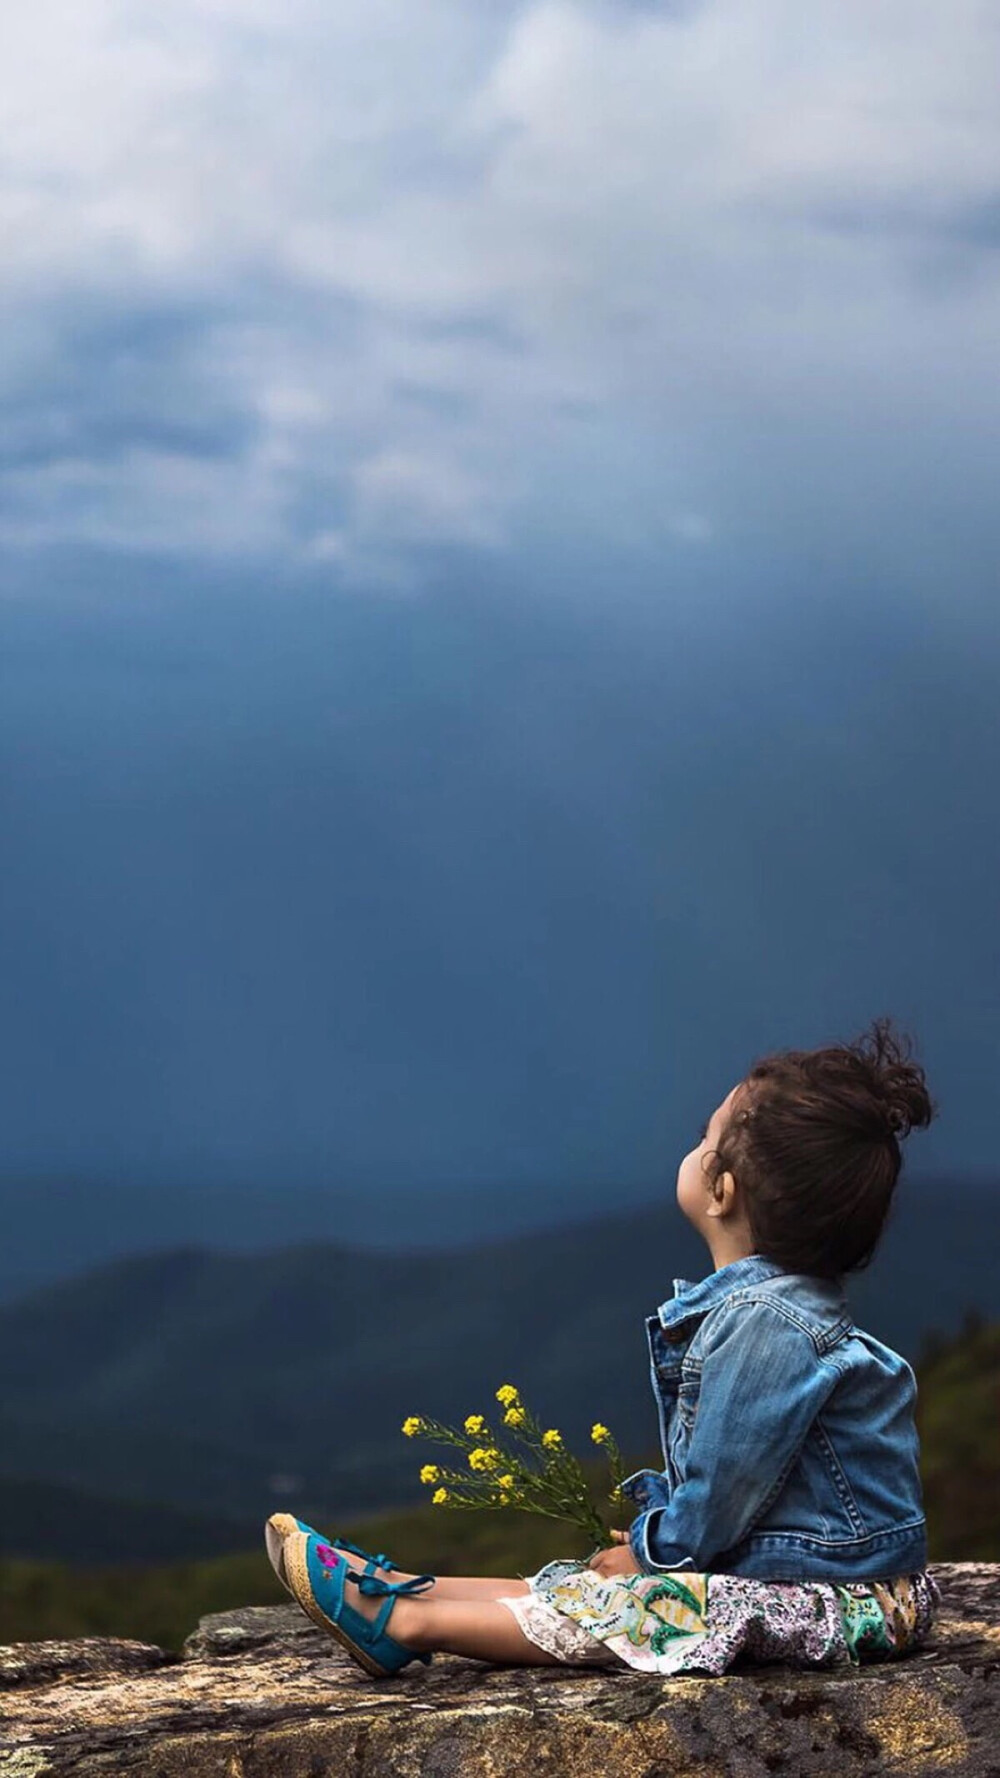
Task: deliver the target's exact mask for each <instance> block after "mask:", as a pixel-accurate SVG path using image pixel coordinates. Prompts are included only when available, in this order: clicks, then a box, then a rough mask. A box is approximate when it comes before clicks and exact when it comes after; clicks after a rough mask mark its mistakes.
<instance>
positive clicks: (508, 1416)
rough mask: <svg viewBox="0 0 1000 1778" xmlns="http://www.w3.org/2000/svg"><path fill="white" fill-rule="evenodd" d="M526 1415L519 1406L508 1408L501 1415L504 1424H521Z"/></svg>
mask: <svg viewBox="0 0 1000 1778" xmlns="http://www.w3.org/2000/svg"><path fill="white" fill-rule="evenodd" d="M527 1417H528V1416H527V1414H526V1413H525V1411H524V1409H523V1408H521V1407H515V1408H508V1409H507V1412H506V1413H505V1415H504V1417H503V1423H504V1425H505V1426H523V1425H524V1422H525V1420H526V1419H527Z"/></svg>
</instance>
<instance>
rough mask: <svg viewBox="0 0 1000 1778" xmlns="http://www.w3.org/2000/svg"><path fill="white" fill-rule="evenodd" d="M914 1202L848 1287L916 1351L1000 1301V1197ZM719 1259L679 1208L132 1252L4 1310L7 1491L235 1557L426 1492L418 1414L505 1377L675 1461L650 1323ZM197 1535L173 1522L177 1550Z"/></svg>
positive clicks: (997, 1307) (571, 1428)
mask: <svg viewBox="0 0 1000 1778" xmlns="http://www.w3.org/2000/svg"><path fill="white" fill-rule="evenodd" d="M905 1192H906V1201H905V1202H903V1201H901V1202H900V1204H899V1207H898V1208H899V1214H898V1216H897V1217H895V1218H894V1219H893V1222H892V1223H891V1225H890V1227H889V1229H888V1231H887V1233H886V1236H885V1239H884V1242H883V1247H882V1250H881V1252H880V1254H879V1256H878V1257H877V1259H876V1262H875V1264H874V1266H873V1268H872V1269H871V1270H870V1272H869V1273H868V1274H867V1275H865V1274H862V1275H860V1276H859V1277H857V1278H856V1279H855V1280H853V1281H852V1283H851V1285H850V1289H849V1294H850V1298H851V1301H852V1304H853V1308H854V1313H855V1316H856V1319H857V1320H858V1322H859V1324H860V1325H861V1326H862V1327H864V1328H865V1329H866V1330H867V1331H869V1332H870V1333H872V1334H874V1335H875V1336H876V1337H877V1338H880V1339H883V1340H885V1341H886V1342H887V1343H888V1344H890V1345H892V1346H895V1347H896V1348H897V1349H899V1350H901V1351H902V1352H903V1353H904V1354H905V1355H906V1356H907V1357H909V1358H910V1359H911V1360H915V1359H916V1358H917V1356H918V1354H919V1350H920V1348H921V1346H922V1344H923V1342H924V1341H925V1340H926V1338H927V1336H928V1335H929V1334H930V1333H931V1332H932V1330H934V1329H940V1330H942V1331H946V1332H947V1331H953V1330H954V1329H955V1328H956V1326H957V1325H958V1324H960V1323H961V1321H962V1319H963V1318H964V1316H965V1315H966V1314H967V1313H968V1312H969V1311H971V1310H975V1311H978V1312H980V1313H982V1314H984V1315H987V1316H997V1315H1000V1279H998V1276H997V1269H996V1265H995V1254H996V1251H997V1236H998V1233H1000V1214H998V1212H1000V1193H998V1192H997V1191H996V1190H995V1189H993V1188H986V1187H984V1188H981V1189H973V1190H966V1191H957V1190H955V1189H949V1188H948V1187H947V1186H946V1185H945V1183H944V1182H938V1183H937V1186H936V1187H935V1188H933V1189H932V1188H931V1186H930V1184H929V1182H924V1183H923V1184H921V1185H920V1186H919V1187H917V1186H915V1185H914V1183H913V1182H906V1185H905ZM707 1269H708V1256H707V1253H706V1252H705V1250H704V1248H703V1247H702V1245H701V1243H700V1241H699V1240H698V1238H697V1237H696V1236H695V1235H694V1234H693V1232H692V1231H691V1230H690V1229H689V1228H688V1227H687V1225H686V1224H684V1223H683V1220H682V1218H681V1217H680V1216H679V1214H678V1212H677V1210H676V1208H675V1207H673V1206H670V1207H665V1206H653V1207H649V1206H647V1207H644V1208H642V1209H632V1210H629V1211H624V1212H622V1213H620V1214H618V1215H615V1216H606V1217H602V1218H598V1219H593V1220H591V1221H589V1222H581V1223H577V1224H573V1225H570V1226H566V1227H564V1228H559V1229H551V1230H548V1231H539V1232H536V1233H534V1234H531V1235H521V1236H519V1237H517V1238H514V1239H507V1240H502V1241H494V1242H488V1243H485V1244H480V1245H477V1246H467V1247H464V1248H455V1249H452V1250H450V1251H440V1252H437V1253H419V1254H417V1253H415V1254H412V1255H406V1254H399V1253H396V1254H393V1253H384V1252H383V1253H377V1252H375V1251H374V1250H367V1251H365V1250H363V1249H358V1248H352V1247H350V1246H347V1245H345V1244H333V1243H322V1242H297V1243H295V1244H290V1245H286V1246H284V1247H282V1248H281V1249H280V1250H278V1251H272V1252H266V1253H236V1252H229V1253H220V1252H211V1251H208V1250H205V1249H203V1248H199V1247H196V1246H191V1245H188V1246H185V1247H181V1248H175V1249H173V1250H170V1251H165V1252H160V1253H153V1254H146V1255H143V1256H139V1257H132V1258H125V1259H118V1260H114V1261H112V1262H111V1263H109V1264H107V1265H104V1266H102V1267H99V1268H97V1269H95V1270H91V1271H88V1272H86V1273H84V1274H83V1275H82V1276H79V1277H76V1278H73V1279H70V1280H64V1281H61V1282H59V1283H55V1284H51V1285H49V1286H47V1287H45V1288H44V1289H41V1290H38V1291H34V1292H32V1293H30V1294H29V1295H27V1296H25V1297H23V1298H22V1299H20V1300H19V1301H16V1302H13V1303H8V1304H6V1305H5V1306H3V1307H2V1308H0V1433H2V1453H3V1454H2V1461H0V1489H2V1485H3V1484H8V1483H18V1484H23V1483H25V1482H35V1483H44V1484H46V1485H48V1486H49V1487H53V1486H58V1487H61V1488H68V1489H74V1490H84V1491H86V1492H88V1493H89V1494H91V1495H92V1496H102V1497H105V1498H106V1499H108V1500H124V1501H128V1502H131V1503H145V1504H146V1505H148V1506H152V1505H160V1506H163V1507H167V1508H170V1509H172V1511H173V1512H174V1513H175V1514H176V1513H184V1514H187V1515H200V1516H202V1517H205V1518H212V1517H214V1518H216V1520H217V1521H218V1535H219V1539H220V1542H223V1541H227V1540H228V1542H229V1544H230V1547H231V1545H232V1537H233V1533H234V1529H235V1523H236V1522H237V1521H238V1522H240V1523H241V1524H244V1525H245V1524H249V1523H251V1522H254V1521H257V1522H260V1521H262V1520H263V1518H264V1517H265V1516H266V1514H267V1513H268V1512H269V1511H272V1510H274V1508H275V1506H276V1505H280V1504H288V1505H291V1506H292V1507H293V1508H294V1509H295V1510H296V1511H298V1512H300V1513H302V1514H303V1516H305V1517H309V1518H313V1519H314V1520H317V1521H319V1522H324V1520H326V1521H328V1522H329V1521H332V1520H333V1519H336V1518H338V1517H340V1518H341V1519H342V1520H346V1519H347V1518H349V1517H352V1516H358V1515H361V1514H364V1513H366V1512H372V1511H375V1510H378V1509H380V1508H382V1507H385V1506H389V1505H393V1504H396V1503H403V1502H410V1501H414V1500H416V1499H419V1498H421V1490H420V1487H419V1484H418V1483H417V1482H416V1473H417V1469H418V1467H419V1463H420V1462H421V1461H426V1460H427V1456H428V1451H429V1447H427V1446H425V1445H422V1446H421V1447H420V1448H419V1449H416V1448H415V1447H414V1446H412V1445H411V1444H409V1443H408V1441H407V1440H405V1439H403V1438H402V1437H401V1434H400V1424H401V1422H402V1420H403V1418H404V1417H405V1416H406V1415H407V1414H410V1413H426V1414H430V1415H433V1416H434V1417H436V1418H438V1419H441V1420H444V1421H454V1420H457V1419H459V1418H460V1417H462V1416H464V1415H465V1414H468V1413H470V1412H472V1411H475V1410H478V1411H485V1412H487V1413H488V1412H489V1409H490V1407H491V1405H492V1400H493V1391H494V1390H495V1388H496V1387H497V1386H498V1384H499V1383H501V1382H504V1381H514V1382H516V1383H517V1384H518V1385H519V1387H520V1388H521V1389H522V1390H523V1391H524V1392H525V1394H526V1396H527V1397H528V1399H529V1400H530V1401H531V1402H532V1404H533V1405H534V1406H535V1407H536V1408H537V1411H538V1412H539V1414H540V1415H542V1416H543V1417H544V1418H545V1419H546V1420H547V1421H548V1422H549V1423H550V1424H556V1425H559V1426H560V1427H561V1428H562V1429H563V1431H564V1432H565V1434H566V1435H567V1436H568V1437H569V1438H570V1439H571V1440H572V1441H573V1442H574V1443H576V1444H577V1445H578V1446H585V1444H586V1439H587V1432H588V1429H589V1426H590V1424H591V1422H592V1421H593V1419H594V1418H597V1417H600V1418H603V1419H605V1420H606V1422H607V1423H608V1424H610V1425H611V1426H612V1428H613V1430H614V1431H615V1433H616V1436H617V1437H618V1439H619V1442H620V1444H621V1446H622V1448H623V1451H624V1452H625V1453H626V1456H627V1458H628V1459H629V1460H633V1459H634V1460H635V1462H636V1463H639V1462H644V1461H654V1462H655V1461H656V1446H657V1441H656V1421H655V1413H654V1408H653V1403H652V1399H651V1396H650V1390H649V1379H648V1362H647V1357H646V1349H645V1339H644V1332H643V1325H642V1323H643V1316H644V1315H645V1314H647V1313H649V1312H651V1311H652V1310H653V1309H654V1308H655V1307H656V1305H657V1304H658V1303H660V1302H662V1301H663V1300H664V1299H665V1298H666V1297H668V1296H670V1295H671V1293H672V1288H673V1280H674V1278H677V1277H687V1278H697V1277H701V1276H704V1274H705V1272H706V1271H707ZM227 1528H228V1531H227ZM161 1529H163V1528H161ZM189 1530H190V1527H185V1526H184V1525H183V1524H180V1523H179V1522H178V1523H175V1524H173V1525H172V1526H167V1527H166V1528H165V1530H164V1536H166V1539H167V1543H170V1539H171V1538H173V1543H172V1544H170V1547H171V1548H173V1549H174V1550H175V1552H176V1553H182V1551H183V1549H184V1548H186V1547H187V1546H186V1542H185V1539H186V1538H188V1534H189ZM168 1532H169V1536H167V1533H168ZM38 1535H39V1537H41V1538H42V1540H43V1545H44V1527H42V1528H40V1529H39V1531H38ZM157 1536H158V1538H159V1543H158V1546H157V1547H164V1546H163V1537H160V1534H159V1532H158V1533H157ZM178 1540H179V1541H178ZM43 1545H40V1546H39V1548H38V1549H37V1551H32V1552H30V1553H39V1554H44V1553H46V1552H45V1549H44V1547H43ZM201 1547H204V1545H203V1543H202V1546H201Z"/></svg>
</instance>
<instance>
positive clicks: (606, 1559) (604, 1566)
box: [587, 1531, 642, 1575]
mask: <svg viewBox="0 0 1000 1778" xmlns="http://www.w3.org/2000/svg"><path fill="white" fill-rule="evenodd" d="M611 1535H612V1537H613V1538H614V1540H615V1543H616V1544H617V1546H618V1547H617V1549H610V1550H598V1552H597V1554H596V1556H591V1558H590V1561H589V1562H588V1563H587V1567H588V1568H593V1570H594V1572H595V1573H596V1574H601V1575H609V1574H641V1573H642V1569H641V1568H640V1567H639V1564H638V1562H637V1561H636V1559H635V1557H634V1556H633V1554H632V1550H631V1547H630V1545H629V1541H628V1532H627V1531H612V1533H611Z"/></svg>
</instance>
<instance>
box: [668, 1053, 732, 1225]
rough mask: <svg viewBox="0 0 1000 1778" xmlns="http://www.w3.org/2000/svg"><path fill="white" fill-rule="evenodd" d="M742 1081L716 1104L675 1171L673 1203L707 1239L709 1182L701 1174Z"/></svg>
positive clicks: (716, 1142)
mask: <svg viewBox="0 0 1000 1778" xmlns="http://www.w3.org/2000/svg"><path fill="white" fill-rule="evenodd" d="M742 1084H743V1083H742V1081H737V1082H736V1085H735V1086H734V1087H732V1088H731V1089H730V1091H729V1092H728V1093H727V1094H726V1097H725V1098H724V1099H723V1101H722V1103H721V1105H717V1106H716V1108H715V1110H714V1111H713V1113H712V1115H711V1117H710V1118H709V1120H708V1123H707V1124H706V1125H705V1128H704V1129H703V1130H702V1132H701V1137H700V1139H699V1142H698V1146H697V1148H692V1149H691V1151H690V1153H689V1154H686V1155H685V1156H684V1159H683V1160H682V1162H681V1164H680V1166H679V1167H678V1169H677V1202H678V1204H679V1205H680V1207H681V1209H682V1210H683V1212H684V1214H685V1216H686V1217H687V1219H688V1222H690V1223H692V1224H693V1225H694V1227H695V1228H696V1229H697V1230H698V1233H699V1234H700V1235H703V1236H704V1237H705V1239H706V1240H707V1239H708V1231H709V1225H710V1223H711V1222H712V1220H713V1219H712V1218H711V1217H709V1216H708V1214H707V1206H708V1204H709V1202H710V1200H711V1191H712V1187H711V1180H710V1179H709V1176H708V1174H707V1173H706V1171H705V1162H706V1158H707V1156H708V1154H709V1153H710V1152H711V1150H713V1149H714V1148H715V1147H716V1146H717V1144H718V1142H719V1140H720V1138H721V1136H722V1132H723V1130H724V1129H725V1127H726V1121H727V1119H728V1117H729V1113H730V1111H731V1110H732V1107H733V1101H734V1099H735V1097H736V1095H737V1093H738V1092H739V1090H740V1087H741V1086H742Z"/></svg>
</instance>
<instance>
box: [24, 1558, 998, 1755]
mask: <svg viewBox="0 0 1000 1778" xmlns="http://www.w3.org/2000/svg"><path fill="white" fill-rule="evenodd" d="M934 1573H935V1575H936V1577H937V1580H938V1582H939V1584H940V1586H941V1590H942V1596H943V1603H942V1609H941V1615H940V1618H939V1620H938V1624H937V1626H936V1628H935V1631H934V1634H933V1637H932V1639H931V1641H930V1643H929V1644H928V1645H927V1647H926V1648H924V1649H922V1650H921V1651H920V1652H919V1653H917V1654H914V1655H912V1656H909V1657H908V1658H907V1659H906V1660H905V1661H901V1662H898V1663H893V1664H889V1665H881V1666H879V1665H872V1666H868V1667H865V1668H862V1669H861V1670H860V1671H854V1670H852V1671H850V1672H843V1671H841V1670H839V1669H838V1670H835V1671H830V1672H823V1671H820V1670H817V1669H813V1670H811V1671H807V1672H800V1671H796V1670H793V1669H790V1668H785V1667H755V1668H754V1667H746V1668H743V1669H742V1670H738V1671H737V1672H735V1673H733V1674H730V1675H727V1676H726V1677H725V1678H723V1679H699V1678H694V1677H691V1676H685V1677H681V1678H677V1679H673V1680H662V1679H657V1678H652V1677H650V1676H648V1675H645V1674H636V1673H627V1672H622V1673H607V1672H596V1671H594V1670H592V1669H591V1670H588V1669H581V1668H578V1669H575V1670H573V1669H568V1668H554V1667H534V1668H512V1667H504V1668H494V1667H485V1666H482V1665H480V1663H478V1662H476V1661H462V1660H457V1659H452V1658H450V1657H447V1656H438V1657H436V1658H435V1660H434V1663H433V1665H432V1666H430V1667H422V1666H417V1667H413V1668H406V1669H404V1671H403V1672H402V1673H401V1674H400V1676H399V1678H398V1679H394V1680H392V1679H390V1680H382V1681H372V1680H369V1679H367V1678H366V1677H365V1676H364V1674H363V1673H362V1672H361V1671H360V1669H359V1668H357V1667H356V1666H354V1664H353V1663H352V1662H350V1661H349V1660H348V1659H347V1658H346V1656H345V1655H344V1654H343V1653H342V1651H341V1650H340V1649H339V1648H338V1647H337V1645H336V1644H335V1643H333V1642H331V1641H330V1640H329V1639H328V1638H327V1637H325V1636H324V1635H323V1633H322V1632H321V1631H319V1630H316V1629H314V1628H313V1627H312V1626H311V1625H310V1624H309V1623H308V1621H307V1620H306V1619H305V1618H304V1617H303V1616H302V1614H301V1613H300V1612H299V1611H298V1610H297V1609H296V1607H295V1606H291V1605H289V1606H253V1607H249V1608H247V1609H246V1610H244V1611H237V1612H227V1613H221V1614H218V1615H216V1616H213V1617H208V1618H203V1619H202V1621H201V1624H200V1625H199V1627H198V1629H197V1630H196V1631H195V1633H194V1634H193V1635H192V1636H191V1637H189V1638H188V1641H187V1644H186V1645H185V1650H184V1655H183V1658H181V1657H179V1656H177V1655H171V1654H167V1653H165V1651H164V1650H163V1649H158V1648H151V1647H149V1646H148V1645H147V1644H145V1643H139V1642H119V1641H114V1640H110V1639H109V1640H102V1639H98V1638H84V1639H81V1640H79V1641H75V1642H38V1643H19V1644H14V1645H12V1646H11V1647H9V1648H5V1649H0V1688H2V1689H0V1778H61V1775H63V1774H69V1773H73V1774H74V1778H111V1775H112V1774H118V1773H121V1774H134V1775H135V1778H575V1775H576V1774H579V1775H580V1778H584V1775H585V1774H586V1775H588V1778H589V1775H591V1774H596V1773H600V1774H601V1775H602V1778H772V1775H773V1774H778V1775H779V1778H808V1775H811V1774H816V1775H817V1778H845V1774H847V1773H850V1774H851V1775H852V1778H869V1775H871V1778H875V1775H876V1774H883V1773H896V1774H900V1775H905V1778H930V1774H939V1773H945V1774H948V1775H949V1778H1000V1566H995V1567H994V1566H988V1565H985V1564H980V1563H958V1564H952V1565H944V1566H939V1567H937V1568H935V1570H934Z"/></svg>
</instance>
